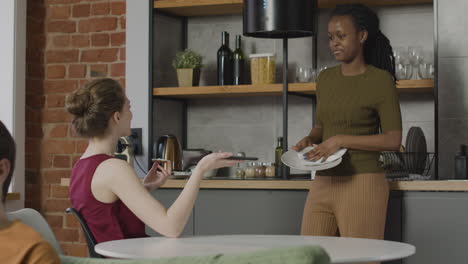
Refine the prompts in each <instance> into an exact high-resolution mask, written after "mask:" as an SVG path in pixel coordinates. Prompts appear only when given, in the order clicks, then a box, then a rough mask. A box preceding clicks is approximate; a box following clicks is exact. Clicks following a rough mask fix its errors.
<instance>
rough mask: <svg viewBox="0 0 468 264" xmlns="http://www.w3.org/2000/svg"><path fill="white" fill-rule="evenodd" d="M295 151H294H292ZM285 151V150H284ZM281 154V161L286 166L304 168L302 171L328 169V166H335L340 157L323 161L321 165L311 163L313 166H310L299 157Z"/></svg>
mask: <svg viewBox="0 0 468 264" xmlns="http://www.w3.org/2000/svg"><path fill="white" fill-rule="evenodd" d="M294 152H295V151H294ZM286 153H287V152H286ZM286 153H284V154H283V156H281V161H282V162H283V163H284V164H285V165H286V166H288V167H290V168H293V169H297V170H304V171H319V170H327V169H330V168H333V167H336V166H338V164H340V163H341V158H338V159H337V160H335V161H332V162H328V163H325V164H322V165H313V166H310V165H306V164H305V162H304V161H301V160H300V159H298V158H297V157H295V158H292V159H288V157H285V154H286Z"/></svg>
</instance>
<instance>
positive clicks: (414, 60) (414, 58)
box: [408, 46, 424, 66]
mask: <svg viewBox="0 0 468 264" xmlns="http://www.w3.org/2000/svg"><path fill="white" fill-rule="evenodd" d="M408 56H409V60H410V63H411V64H412V65H413V66H417V65H418V64H419V63H421V61H422V60H423V58H424V55H423V49H422V47H421V46H409V47H408Z"/></svg>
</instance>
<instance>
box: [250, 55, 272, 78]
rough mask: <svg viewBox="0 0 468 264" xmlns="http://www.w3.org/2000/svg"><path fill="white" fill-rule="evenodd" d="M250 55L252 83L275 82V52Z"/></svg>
mask: <svg viewBox="0 0 468 264" xmlns="http://www.w3.org/2000/svg"><path fill="white" fill-rule="evenodd" d="M249 57H250V75H251V78H252V84H271V83H275V54H273V53H263V54H251V55H250V56H249Z"/></svg>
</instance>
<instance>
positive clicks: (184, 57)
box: [172, 49, 203, 69]
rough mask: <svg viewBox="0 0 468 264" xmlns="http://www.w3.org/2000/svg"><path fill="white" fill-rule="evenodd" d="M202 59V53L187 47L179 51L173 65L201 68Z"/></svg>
mask: <svg viewBox="0 0 468 264" xmlns="http://www.w3.org/2000/svg"><path fill="white" fill-rule="evenodd" d="M202 60H203V58H202V56H201V55H200V54H198V53H196V52H195V51H192V50H189V49H186V50H184V51H180V52H177V54H176V57H175V59H174V61H173V62H172V66H174V68H176V69H183V68H201V67H203V64H202Z"/></svg>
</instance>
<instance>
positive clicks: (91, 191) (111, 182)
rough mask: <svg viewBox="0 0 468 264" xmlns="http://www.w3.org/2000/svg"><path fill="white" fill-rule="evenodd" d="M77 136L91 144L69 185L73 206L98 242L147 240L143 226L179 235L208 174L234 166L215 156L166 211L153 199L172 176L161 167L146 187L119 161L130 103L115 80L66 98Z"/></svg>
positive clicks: (201, 165) (199, 167) (224, 155)
mask: <svg viewBox="0 0 468 264" xmlns="http://www.w3.org/2000/svg"><path fill="white" fill-rule="evenodd" d="M66 107H67V110H68V112H70V113H71V114H72V115H73V121H72V125H73V128H74V129H75V131H76V132H77V133H78V134H79V135H81V136H83V137H86V138H88V139H89V145H88V147H87V149H86V151H85V152H84V153H83V156H82V157H81V159H80V160H78V161H77V162H76V164H75V166H74V167H73V170H72V175H71V180H70V198H71V202H72V206H73V207H74V208H75V209H77V210H78V211H80V212H81V214H82V215H83V217H84V218H85V220H86V222H87V224H88V226H89V228H90V229H91V232H92V233H93V235H94V237H95V239H96V241H97V242H98V243H100V242H104V241H109V240H117V239H124V238H133V237H142V236H146V234H145V232H144V224H146V225H148V226H149V227H150V228H152V229H153V230H155V231H157V232H158V233H160V234H162V235H164V236H168V237H177V236H179V235H180V234H181V233H182V231H183V229H184V227H185V224H186V223H187V220H188V218H189V216H190V213H191V211H192V208H193V205H194V202H195V199H196V198H197V194H198V190H199V187H200V181H201V180H202V177H203V174H204V173H205V172H206V171H208V170H211V169H216V168H220V167H227V166H233V165H235V164H237V163H238V162H239V161H233V160H226V159H225V158H227V157H230V156H231V155H232V154H231V153H213V154H210V155H207V156H205V157H204V158H203V159H202V160H201V161H200V162H199V163H198V165H197V167H196V168H195V170H194V171H193V173H192V176H191V177H190V179H189V180H188V182H187V184H186V185H185V188H184V189H183V191H182V192H181V194H180V195H179V197H178V198H177V200H176V201H175V202H174V203H173V204H172V206H171V207H169V208H167V209H166V208H165V207H164V206H163V205H162V204H161V203H160V202H158V201H157V200H156V199H155V198H153V196H152V195H151V194H150V191H153V190H154V189H156V188H157V187H159V186H160V185H162V184H163V183H164V182H165V180H166V179H167V177H168V176H169V175H170V174H171V168H170V166H169V168H168V169H164V168H163V167H161V166H160V165H159V164H157V163H156V162H155V163H154V164H153V167H152V168H151V169H150V171H149V172H148V175H146V177H145V179H144V180H143V182H142V181H141V180H140V179H139V178H138V176H137V175H136V173H135V171H134V170H133V168H132V167H131V166H130V165H129V164H128V163H127V162H125V161H123V160H120V159H117V158H114V157H113V153H114V150H115V146H116V145H117V141H118V139H119V138H120V137H122V136H129V135H130V122H131V120H132V112H131V111H130V101H129V100H128V99H127V97H126V96H125V94H124V91H123V89H122V87H121V86H120V84H119V83H118V82H116V81H114V80H112V79H98V80H94V81H92V82H90V83H88V84H87V85H86V86H85V87H83V88H80V89H78V90H76V91H75V92H73V93H72V94H71V95H69V96H68V97H67V100H66Z"/></svg>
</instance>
